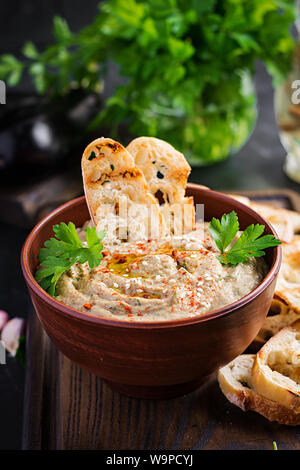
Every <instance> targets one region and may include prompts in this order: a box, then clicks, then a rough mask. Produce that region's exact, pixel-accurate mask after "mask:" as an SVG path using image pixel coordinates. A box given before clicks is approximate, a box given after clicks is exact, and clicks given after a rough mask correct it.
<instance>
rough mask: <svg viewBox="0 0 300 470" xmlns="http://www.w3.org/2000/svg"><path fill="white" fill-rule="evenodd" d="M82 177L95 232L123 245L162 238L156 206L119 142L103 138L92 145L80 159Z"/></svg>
mask: <svg viewBox="0 0 300 470" xmlns="http://www.w3.org/2000/svg"><path fill="white" fill-rule="evenodd" d="M82 174H83V182H84V190H85V196H86V200H87V204H88V207H89V210H90V214H91V218H92V220H93V221H94V223H95V225H96V226H97V229H99V230H100V229H104V230H105V231H106V235H107V236H109V237H110V238H111V239H115V240H123V241H124V240H129V241H135V240H143V239H147V238H149V236H151V237H152V238H153V237H155V236H157V237H160V236H163V235H164V233H165V224H164V220H163V217H162V214H161V212H160V208H159V204H158V202H157V200H156V199H155V198H154V197H153V196H152V194H151V193H150V191H149V187H148V185H147V183H146V180H145V177H144V175H143V173H142V171H141V170H140V169H139V168H137V166H136V165H135V163H134V160H133V158H132V156H131V155H130V153H129V152H128V151H127V150H126V149H125V148H124V147H123V146H122V145H121V144H120V143H119V142H116V141H114V140H112V139H108V138H104V137H101V138H99V139H96V140H94V141H93V142H91V143H90V144H89V145H88V146H87V147H86V149H85V150H84V153H83V156H82ZM106 239H107V237H106Z"/></svg>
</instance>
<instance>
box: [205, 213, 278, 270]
mask: <svg viewBox="0 0 300 470" xmlns="http://www.w3.org/2000/svg"><path fill="white" fill-rule="evenodd" d="M238 230H239V222H238V218H237V215H236V213H235V212H231V213H230V214H224V215H223V216H222V218H221V221H220V220H218V219H215V218H213V219H212V221H211V223H210V225H209V231H210V233H211V235H212V237H213V239H214V241H215V243H216V245H217V247H218V248H219V250H220V251H221V255H220V256H218V260H219V261H220V262H221V263H222V264H232V265H236V264H239V263H244V262H245V261H247V260H248V259H249V258H252V257H256V258H258V257H260V256H263V255H264V254H265V252H264V250H265V249H266V248H269V247H271V246H278V245H280V244H281V241H280V240H278V239H277V238H275V237H274V236H273V235H263V236H262V234H263V232H264V230H265V226H264V225H259V224H256V225H254V224H252V225H249V226H248V227H247V228H246V229H245V230H244V231H243V232H242V234H241V235H240V237H239V238H238V239H237V241H236V242H235V243H234V245H233V246H232V247H231V248H230V249H229V250H227V251H225V249H226V248H227V247H228V245H229V244H230V243H231V242H232V240H233V239H234V237H235V235H236V234H237V232H238Z"/></svg>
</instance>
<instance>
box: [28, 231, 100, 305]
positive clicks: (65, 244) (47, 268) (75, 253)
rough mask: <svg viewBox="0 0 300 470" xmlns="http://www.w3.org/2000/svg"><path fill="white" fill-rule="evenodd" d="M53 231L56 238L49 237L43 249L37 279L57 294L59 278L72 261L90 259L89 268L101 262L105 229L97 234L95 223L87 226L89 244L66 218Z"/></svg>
mask: <svg viewBox="0 0 300 470" xmlns="http://www.w3.org/2000/svg"><path fill="white" fill-rule="evenodd" d="M53 231H54V233H55V236H56V238H51V239H50V240H47V241H46V242H45V244H44V248H41V249H40V252H39V255H38V259H39V262H40V266H41V267H40V268H39V269H38V270H37V271H36V273H35V279H36V280H37V281H38V283H39V284H40V286H41V287H42V288H43V289H44V290H45V291H47V292H48V293H49V294H50V295H52V296H53V297H54V296H55V288H56V284H57V281H58V280H59V278H60V277H61V275H62V274H63V273H64V272H65V271H68V269H70V268H71V266H73V264H75V263H80V264H83V263H86V262H88V264H89V267H90V268H95V267H96V266H98V265H99V263H100V261H101V259H102V249H103V245H102V243H101V240H102V239H103V238H104V236H105V233H104V231H103V230H102V231H101V232H100V233H98V234H97V232H96V227H92V228H90V227H88V228H87V230H86V242H87V247H83V245H82V242H81V240H80V238H79V236H78V234H77V232H76V227H75V225H74V224H73V223H72V222H69V223H68V225H66V224H65V223H64V222H62V223H60V224H58V225H54V226H53Z"/></svg>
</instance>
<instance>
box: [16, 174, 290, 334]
mask: <svg viewBox="0 0 300 470" xmlns="http://www.w3.org/2000/svg"><path fill="white" fill-rule="evenodd" d="M187 188H189V189H193V188H197V189H198V190H201V191H202V192H203V193H209V194H210V195H212V196H214V197H215V198H216V199H219V200H224V201H227V202H230V203H232V202H234V205H235V206H236V207H238V208H241V209H243V210H244V211H245V210H246V212H248V213H249V215H252V216H253V217H254V218H256V219H257V220H258V222H260V223H261V224H263V225H265V226H266V227H268V229H269V230H270V231H271V233H272V234H273V235H274V236H275V237H277V234H276V232H275V230H274V229H273V227H272V226H271V225H270V224H269V222H268V221H267V220H265V219H264V218H263V217H262V216H261V215H259V214H258V213H257V212H255V211H254V210H253V209H251V208H250V207H248V206H246V205H245V204H243V203H241V202H240V201H238V200H236V199H233V198H232V197H230V196H228V195H226V194H224V193H220V192H217V191H213V190H211V189H208V188H207V189H205V188H204V187H203V186H201V185H197V184H196V183H188V185H187ZM84 200H85V196H84V195H83V196H79V197H77V198H75V199H72V200H70V201H68V202H66V203H65V204H62V205H60V206H59V207H57V208H56V209H54V210H53V211H51V212H50V213H49V214H48V215H46V216H45V217H44V218H43V219H42V220H40V221H39V222H38V223H37V224H36V225H35V227H34V228H33V229H32V230H31V232H30V233H29V235H28V236H27V238H26V240H25V242H24V244H23V247H22V252H21V267H22V272H23V276H24V278H25V281H26V283H27V284H28V287H30V288H31V289H32V290H33V291H34V293H35V294H36V295H37V296H38V297H39V298H40V299H41V300H42V301H44V302H45V303H47V304H50V306H51V307H54V308H56V309H57V310H59V312H60V313H61V314H63V315H64V316H71V317H73V318H76V319H77V320H80V321H83V322H88V323H96V324H100V325H103V326H115V327H121V328H122V327H123V328H135V329H157V328H170V327H184V326H188V325H193V324H196V323H201V322H204V321H208V320H212V319H215V318H218V317H222V316H224V315H227V314H230V313H232V312H234V311H235V310H237V309H239V308H241V307H243V306H245V305H247V304H248V303H250V302H251V301H252V300H254V299H255V298H256V297H258V296H259V295H260V294H261V293H262V292H263V291H265V290H266V288H267V287H268V286H269V285H270V284H271V283H272V281H273V280H274V278H275V277H276V276H277V274H278V272H279V269H280V265H281V259H282V250H281V246H280V245H279V246H276V247H273V249H274V250H275V256H274V261H273V264H272V266H271V268H270V270H269V272H268V274H267V275H266V277H265V278H264V279H263V281H262V282H261V283H260V284H259V285H258V286H257V287H256V288H255V289H254V290H253V291H251V292H249V294H247V295H245V296H244V297H242V298H241V299H239V300H236V301H235V302H232V303H231V304H229V305H226V306H225V307H222V308H219V309H216V310H213V311H212V312H207V313H204V314H201V315H197V316H194V317H188V318H182V319H176V320H165V321H131V320H130V321H129V320H119V319H118V320H115V319H110V318H109V319H108V318H104V317H101V316H98V315H94V314H91V313H85V312H81V311H80V310H76V309H75V308H72V307H69V306H67V305H65V304H63V303H62V302H60V301H58V300H56V299H55V298H53V297H51V296H50V294H48V293H47V292H46V291H44V290H43V289H42V288H41V287H40V285H39V284H38V282H37V281H36V280H35V279H34V277H33V275H32V273H31V272H30V269H29V266H28V263H27V259H28V254H29V252H30V247H31V245H32V242H33V240H34V239H35V236H36V234H37V233H38V231H39V230H40V228H41V227H42V226H45V225H46V224H47V223H48V221H49V220H50V219H51V218H53V217H54V216H55V215H56V214H58V213H63V212H64V210H65V209H67V208H68V207H69V206H71V205H74V206H76V205H80V204H82V202H83V201H84ZM233 209H234V208H233Z"/></svg>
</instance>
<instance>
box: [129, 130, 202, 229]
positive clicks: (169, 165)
mask: <svg viewBox="0 0 300 470" xmlns="http://www.w3.org/2000/svg"><path fill="white" fill-rule="evenodd" d="M127 150H128V151H129V152H130V154H131V155H132V156H133V158H134V161H135V164H136V166H137V167H138V168H139V169H140V170H141V171H142V172H143V174H144V176H145V178H146V181H147V183H148V185H149V188H150V192H151V194H152V195H153V196H154V197H156V198H157V200H158V201H159V202H160V203H161V204H163V205H162V207H161V209H162V213H163V215H164V218H165V221H166V225H167V226H168V227H169V231H170V232H171V233H176V234H180V230H182V231H181V233H187V232H189V231H191V230H192V229H193V228H194V225H195V209H194V200H193V198H192V197H185V189H186V184H187V179H188V176H189V174H190V171H191V168H190V166H189V164H188V162H187V161H186V159H185V157H184V155H183V154H182V153H180V152H178V151H177V150H175V148H174V147H172V145H170V144H168V143H167V142H164V141H163V140H160V139H156V138H154V137H138V138H137V139H134V140H133V141H132V142H130V144H129V145H128V146H127ZM180 213H181V216H180ZM180 227H182V229H181V228H180Z"/></svg>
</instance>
